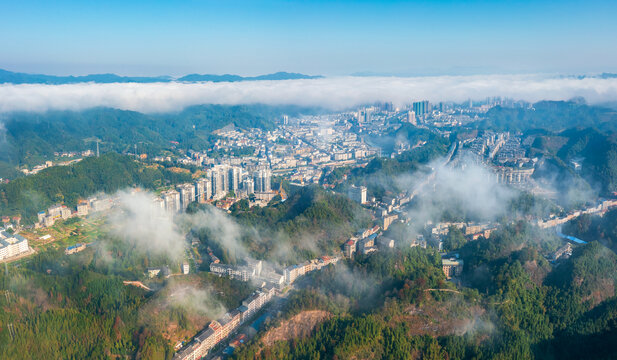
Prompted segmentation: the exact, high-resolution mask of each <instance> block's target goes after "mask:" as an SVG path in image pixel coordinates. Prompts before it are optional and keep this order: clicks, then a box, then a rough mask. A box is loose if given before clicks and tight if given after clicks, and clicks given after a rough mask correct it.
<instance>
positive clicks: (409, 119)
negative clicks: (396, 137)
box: [407, 110, 417, 125]
mask: <svg viewBox="0 0 617 360" xmlns="http://www.w3.org/2000/svg"><path fill="white" fill-rule="evenodd" d="M407 122H408V123H410V124H412V125H417V122H416V112H415V111H413V110H410V111H408V112H407Z"/></svg>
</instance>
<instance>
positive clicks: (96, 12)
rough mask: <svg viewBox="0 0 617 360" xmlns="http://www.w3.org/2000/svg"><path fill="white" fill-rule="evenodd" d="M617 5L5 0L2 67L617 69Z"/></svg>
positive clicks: (392, 71) (451, 71)
mask: <svg viewBox="0 0 617 360" xmlns="http://www.w3.org/2000/svg"><path fill="white" fill-rule="evenodd" d="M615 10H616V5H615V4H614V3H610V2H607V1H591V2H582V1H565V2H559V3H558V4H556V3H552V2H549V1H539V2H531V1H518V2H515V3H511V2H510V3H503V2H484V1H471V2H465V3H463V2H457V1H440V2H418V1H413V2H401V1H387V2H375V1H361V2H351V1H337V2H321V1H319V2H310V3H307V2H298V1H266V2H242V1H234V2H211V1H207V2H193V1H186V2H173V3H172V2H169V3H167V2H162V1H155V2H143V1H133V2H130V3H124V2H106V3H105V4H87V3H81V2H75V1H61V2H54V3H53V4H51V3H46V2H37V1H26V2H19V3H17V2H10V3H9V2H3V3H1V4H0V14H2V15H0V20H1V22H0V23H1V24H2V25H0V29H1V30H2V31H0V41H2V43H3V44H4V46H3V49H2V50H0V55H1V56H0V59H2V60H0V68H4V69H7V70H11V71H19V72H30V73H48V74H54V75H84V74H90V73H109V72H111V73H118V74H121V75H134V76H138V75H172V76H179V75H184V74H188V73H214V74H223V73H235V74H240V75H257V74H263V73H272V72H277V71H290V72H302V73H307V74H314V75H318V74H319V75H325V76H341V75H349V74H357V73H361V74H380V75H405V76H409V75H436V74H446V75H462V74H465V75H468V74H493V73H537V72H552V73H554V72H558V73H566V74H574V73H576V74H578V73H598V72H604V71H609V72H610V71H616V70H617V66H616V65H615V64H616V63H617V61H616V60H617V50H615V49H614V48H613V47H611V46H610V44H611V43H612V41H613V40H612V38H613V35H614V34H615V32H616V31H617V24H615V22H614V21H612V19H611V15H612V14H614V13H615ZM572 43H576V44H577V47H576V51H573V50H572V46H571V44H572Z"/></svg>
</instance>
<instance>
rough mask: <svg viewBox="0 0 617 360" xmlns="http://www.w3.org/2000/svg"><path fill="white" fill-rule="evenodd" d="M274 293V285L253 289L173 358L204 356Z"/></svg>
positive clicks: (199, 357)
mask: <svg viewBox="0 0 617 360" xmlns="http://www.w3.org/2000/svg"><path fill="white" fill-rule="evenodd" d="M275 294H276V287H273V286H268V287H263V288H261V289H259V290H257V291H255V292H254V293H253V294H251V296H249V297H248V298H247V299H245V300H244V301H242V305H241V306H240V307H238V308H236V309H234V310H232V311H230V312H228V313H226V314H225V315H223V316H222V317H221V318H220V319H217V320H213V321H212V322H210V324H209V325H208V326H207V327H206V328H204V329H203V330H202V331H200V332H199V333H198V334H197V335H196V336H195V338H194V339H193V341H192V342H190V343H189V344H188V345H186V346H184V347H183V348H182V349H181V350H180V351H178V352H177V353H176V354H175V355H174V357H173V359H174V360H197V359H201V358H202V357H204V356H206V355H207V354H208V352H209V351H210V350H212V348H214V347H215V346H216V345H217V344H219V343H220V342H221V341H223V340H224V339H226V338H227V337H228V336H229V335H230V334H232V333H233V332H234V331H235V330H237V329H238V328H239V326H240V325H242V324H243V323H245V322H246V321H247V320H248V319H250V318H251V317H252V316H253V315H254V314H255V313H257V311H259V309H261V308H262V307H263V306H264V305H265V304H267V303H268V302H269V301H270V300H272V298H273V297H274V295H275Z"/></svg>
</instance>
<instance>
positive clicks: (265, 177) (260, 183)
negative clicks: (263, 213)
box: [253, 169, 272, 192]
mask: <svg viewBox="0 0 617 360" xmlns="http://www.w3.org/2000/svg"><path fill="white" fill-rule="evenodd" d="M271 177H272V174H271V173H270V170H268V169H262V170H258V171H256V172H255V174H254V176H253V179H254V181H255V191H256V192H270V190H272V189H271V184H270V181H271Z"/></svg>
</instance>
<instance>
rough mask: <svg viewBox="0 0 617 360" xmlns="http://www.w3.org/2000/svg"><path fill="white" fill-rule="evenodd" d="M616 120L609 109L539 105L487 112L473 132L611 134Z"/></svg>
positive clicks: (552, 103) (573, 104)
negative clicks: (594, 129)
mask: <svg viewBox="0 0 617 360" xmlns="http://www.w3.org/2000/svg"><path fill="white" fill-rule="evenodd" d="M616 117H617V114H615V112H614V111H613V110H611V109H608V108H604V107H599V106H590V105H586V104H585V103H583V102H581V101H540V102H537V103H535V104H533V105H532V106H531V107H530V108H504V107H500V106H496V107H494V108H491V109H490V110H489V111H488V112H487V113H486V116H485V119H484V120H482V121H480V122H478V123H477V124H476V128H478V129H494V130H500V131H525V130H529V129H546V130H549V131H562V130H565V129H570V128H574V127H597V128H601V129H603V130H615V119H616Z"/></svg>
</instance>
